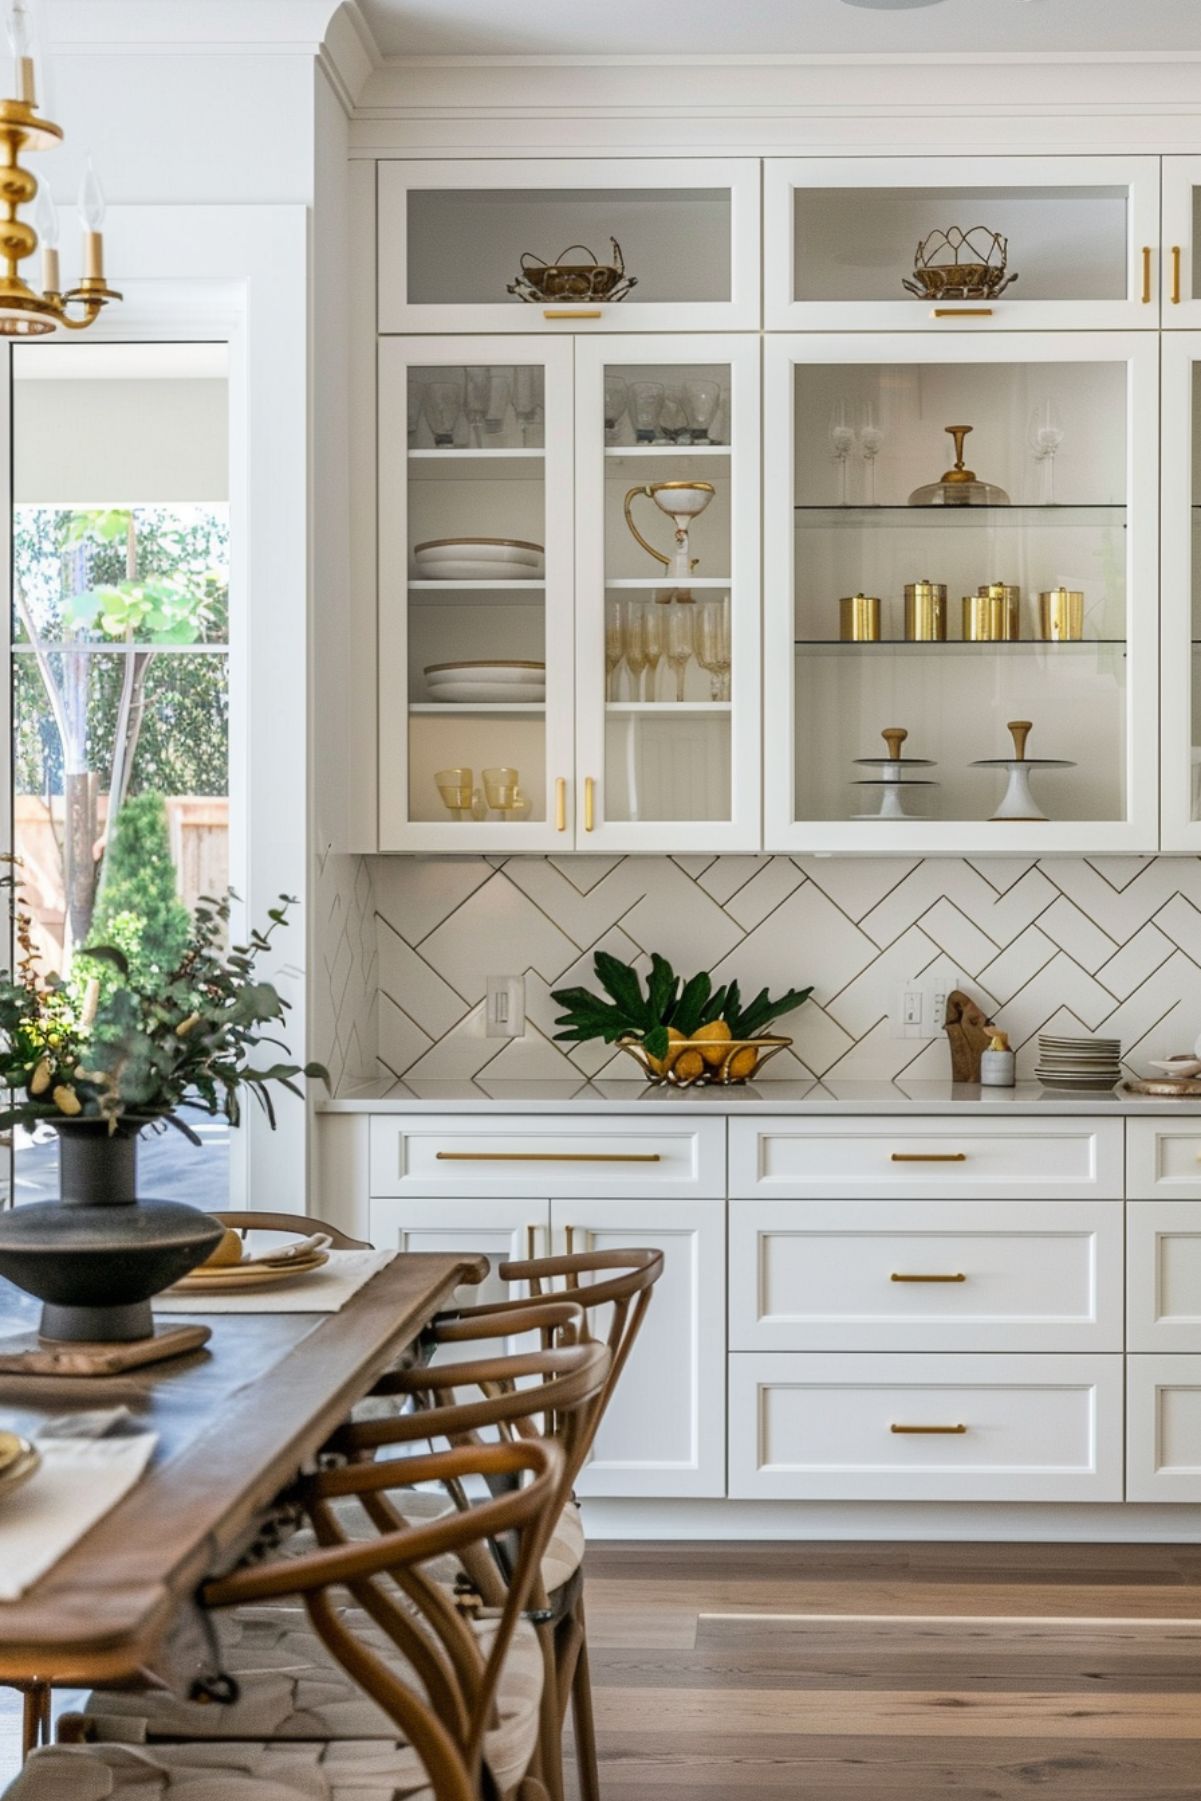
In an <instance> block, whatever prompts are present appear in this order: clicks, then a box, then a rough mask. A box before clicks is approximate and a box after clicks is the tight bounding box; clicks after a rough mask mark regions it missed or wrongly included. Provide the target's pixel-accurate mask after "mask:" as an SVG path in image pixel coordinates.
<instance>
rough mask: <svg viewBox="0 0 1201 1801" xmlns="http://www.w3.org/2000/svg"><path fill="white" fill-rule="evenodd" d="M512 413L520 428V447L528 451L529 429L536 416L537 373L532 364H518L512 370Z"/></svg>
mask: <svg viewBox="0 0 1201 1801" xmlns="http://www.w3.org/2000/svg"><path fill="white" fill-rule="evenodd" d="M513 411H514V413H516V415H517V421H518V424H519V425H520V426H521V442H522V447H523V448H526V449H528V447H529V442H530V427H531V426H532V425H533V423H534V420H535V419H536V418H537V416H538V371H537V369H536V368H535V367H534V365H533V363H518V364H517V366H516V367H515V369H514V370H513Z"/></svg>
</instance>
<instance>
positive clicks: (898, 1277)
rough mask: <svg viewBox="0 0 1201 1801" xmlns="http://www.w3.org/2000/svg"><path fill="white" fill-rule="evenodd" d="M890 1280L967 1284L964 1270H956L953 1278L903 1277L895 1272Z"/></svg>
mask: <svg viewBox="0 0 1201 1801" xmlns="http://www.w3.org/2000/svg"><path fill="white" fill-rule="evenodd" d="M888 1280H889V1281H890V1282H966V1281H967V1277H966V1276H965V1275H964V1273H963V1271H962V1270H956V1272H955V1274H954V1275H953V1276H903V1275H901V1274H900V1273H899V1272H898V1271H897V1270H894V1271H893V1273H892V1275H891V1276H889V1278H888Z"/></svg>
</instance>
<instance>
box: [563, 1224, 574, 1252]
mask: <svg viewBox="0 0 1201 1801" xmlns="http://www.w3.org/2000/svg"><path fill="white" fill-rule="evenodd" d="M563 1249H564V1250H565V1251H566V1253H567V1255H568V1256H569V1257H572V1256H574V1255H575V1227H574V1226H564V1228H563Z"/></svg>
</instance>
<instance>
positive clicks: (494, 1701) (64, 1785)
mask: <svg viewBox="0 0 1201 1801" xmlns="http://www.w3.org/2000/svg"><path fill="white" fill-rule="evenodd" d="M550 1355H551V1356H553V1357H556V1358H560V1359H562V1358H563V1357H565V1356H574V1353H558V1352H552V1353H550ZM576 1373H577V1372H576V1371H572V1372H570V1374H571V1375H572V1376H574V1375H576ZM563 1462H564V1459H563V1453H562V1451H561V1450H560V1448H559V1446H558V1445H557V1444H555V1443H554V1442H553V1441H551V1440H539V1439H521V1440H520V1441H516V1442H505V1443H499V1444H489V1445H461V1446H456V1447H454V1448H453V1449H451V1450H448V1451H440V1452H434V1453H429V1454H425V1455H420V1456H414V1457H412V1458H407V1459H404V1460H401V1459H395V1460H391V1461H389V1462H371V1463H366V1464H361V1465H348V1466H346V1467H344V1468H341V1469H336V1470H330V1471H321V1472H319V1473H318V1474H316V1475H314V1476H311V1477H308V1478H306V1479H305V1480H304V1481H303V1482H302V1483H301V1484H300V1485H299V1487H298V1491H297V1492H298V1496H299V1499H300V1500H301V1502H302V1504H303V1505H304V1507H305V1509H306V1511H307V1512H308V1513H309V1515H310V1517H311V1518H312V1520H313V1522H314V1526H315V1528H316V1530H317V1532H318V1535H319V1538H321V1539H322V1540H323V1541H325V1540H328V1542H322V1543H321V1544H320V1546H319V1548H318V1549H316V1550H313V1551H310V1552H308V1553H307V1554H305V1555H304V1556H300V1557H293V1558H284V1559H280V1560H279V1561H277V1562H273V1563H269V1564H261V1565H254V1566H250V1567H244V1568H241V1569H237V1570H234V1571H233V1572H232V1573H231V1574H229V1575H227V1576H222V1577H218V1578H216V1579H215V1580H213V1581H211V1582H208V1583H206V1584H205V1585H204V1586H203V1588H202V1590H201V1600H202V1602H203V1604H204V1605H205V1606H206V1607H208V1608H211V1609H222V1608H242V1609H246V1608H251V1607H253V1606H255V1605H258V1604H261V1603H266V1602H278V1601H281V1600H284V1599H287V1598H294V1597H297V1596H298V1597H300V1599H301V1600H302V1601H303V1605H304V1613H305V1615H307V1618H308V1620H309V1622H310V1623H311V1626H312V1629H313V1631H314V1633H315V1634H316V1637H317V1638H318V1639H319V1641H320V1643H321V1644H322V1646H323V1647H324V1648H325V1651H326V1652H327V1654H328V1657H329V1659H330V1660H331V1666H333V1665H336V1666H338V1667H340V1669H341V1670H342V1671H344V1672H345V1673H346V1674H347V1675H348V1676H349V1677H350V1678H351V1679H352V1681H353V1682H354V1683H355V1684H356V1685H357V1687H358V1688H359V1689H360V1690H361V1691H364V1692H365V1694H366V1696H367V1697H369V1698H370V1701H371V1703H373V1704H374V1708H375V1709H376V1711H377V1713H378V1714H379V1715H381V1716H382V1717H383V1720H384V1722H385V1725H384V1729H383V1731H379V1730H377V1731H376V1732H375V1733H374V1734H371V1735H367V1736H364V1737H363V1738H361V1739H359V1738H343V1739H340V1740H339V1739H329V1738H326V1737H324V1736H322V1735H312V1736H311V1737H310V1738H308V1739H307V1740H305V1739H301V1738H299V1737H297V1738H293V1739H290V1740H288V1739H283V1738H275V1739H274V1740H269V1741H267V1742H262V1737H261V1735H259V1739H258V1740H257V1741H249V1742H248V1741H238V1740H231V1739H221V1740H216V1739H210V1740H209V1741H207V1742H191V1743H179V1742H176V1743H170V1744H153V1745H152V1744H147V1743H144V1742H143V1743H130V1742H129V1741H130V1737H131V1736H132V1735H131V1734H130V1733H129V1732H128V1731H127V1732H125V1733H123V1734H119V1735H118V1734H113V1735H110V1736H109V1737H107V1738H106V1737H105V1736H104V1730H103V1729H104V1725H105V1722H104V1721H103V1720H99V1721H88V1720H87V1719H86V1718H84V1717H83V1716H75V1718H74V1720H72V1719H71V1718H70V1717H69V1716H68V1718H67V1719H65V1720H64V1721H63V1722H62V1726H63V1728H64V1738H65V1739H66V1740H67V1742H64V1743H61V1744H59V1745H56V1746H50V1747H46V1748H44V1749H42V1750H40V1751H35V1752H34V1753H33V1755H32V1756H31V1757H30V1758H29V1760H28V1762H27V1763H26V1765H25V1767H24V1769H23V1771H22V1772H21V1774H20V1775H19V1776H18V1777H17V1779H16V1781H15V1782H14V1783H13V1784H12V1785H11V1786H10V1788H9V1789H8V1790H7V1791H6V1792H5V1797H4V1801H63V1798H64V1797H68V1798H69V1797H70V1796H71V1795H72V1794H73V1793H78V1794H79V1796H80V1801H91V1798H92V1797H95V1796H96V1795H98V1794H104V1795H105V1796H106V1797H109V1798H110V1801H141V1798H142V1797H145V1795H146V1793H147V1785H148V1784H151V1785H154V1784H157V1793H158V1794H159V1795H163V1796H166V1795H169V1794H170V1792H171V1790H172V1789H183V1788H188V1789H189V1790H190V1791H191V1792H192V1793H193V1794H196V1793H199V1790H198V1788H197V1785H198V1784H202V1783H204V1782H205V1779H206V1778H208V1784H209V1786H210V1787H212V1788H213V1789H214V1790H215V1791H216V1792H218V1793H220V1794H222V1795H227V1796H228V1797H229V1801H284V1798H285V1797H286V1796H287V1795H288V1793H289V1791H290V1792H291V1793H293V1794H294V1795H295V1796H296V1801H311V1797H312V1796H313V1793H314V1788H315V1787H316V1788H317V1790H318V1792H321V1790H322V1787H323V1789H324V1793H325V1795H326V1796H327V1797H328V1798H329V1801H352V1797H353V1794H354V1791H355V1789H356V1788H358V1789H360V1790H361V1789H362V1788H363V1787H364V1786H366V1787H371V1788H374V1789H375V1790H376V1791H377V1792H378V1791H380V1790H384V1791H385V1792H388V1791H390V1792H391V1794H392V1795H393V1796H395V1797H400V1796H404V1797H409V1798H411V1801H417V1797H418V1796H420V1797H424V1798H425V1801H545V1789H544V1788H543V1786H542V1784H541V1782H540V1781H539V1780H538V1778H537V1776H536V1775H534V1774H532V1773H531V1763H532V1761H533V1757H534V1753H535V1750H536V1744H537V1714H536V1710H534V1712H533V1714H532V1717H531V1714H530V1710H528V1709H527V1710H526V1714H525V1716H524V1717H521V1718H518V1717H517V1716H513V1717H514V1718H515V1719H517V1726H518V1730H517V1731H513V1730H511V1729H509V1727H510V1723H509V1722H506V1721H505V1720H503V1719H502V1718H501V1714H500V1711H499V1702H500V1698H501V1695H502V1692H503V1676H504V1671H505V1668H506V1665H507V1663H508V1662H509V1660H510V1657H511V1655H512V1653H513V1650H514V1646H515V1645H516V1644H517V1642H518V1639H519V1635H521V1634H524V1635H525V1636H526V1637H527V1638H528V1637H529V1628H528V1626H527V1625H526V1624H525V1622H524V1621H523V1619H522V1615H523V1612H524V1610H525V1607H526V1603H527V1600H528V1597H529V1595H530V1592H531V1588H532V1585H533V1583H534V1582H535V1580H536V1577H537V1571H538V1561H539V1558H540V1556H541V1551H542V1546H543V1543H544V1541H545V1538H546V1534H547V1532H548V1530H549V1527H550V1524H551V1521H552V1519H553V1515H554V1511H555V1508H556V1506H557V1505H558V1501H559V1496H560V1494H561V1491H562V1475H563ZM410 1479H412V1480H416V1481H421V1482H426V1481H440V1482H448V1483H453V1484H457V1485H459V1486H462V1485H463V1484H464V1483H466V1482H468V1481H471V1480H473V1479H476V1480H480V1479H482V1480H483V1481H484V1482H488V1483H490V1482H498V1481H501V1480H506V1481H509V1482H513V1483H515V1484H516V1486H513V1487H511V1488H509V1489H508V1490H507V1491H506V1492H504V1493H502V1494H500V1495H493V1494H490V1495H489V1497H488V1498H487V1499H486V1500H483V1501H480V1502H478V1503H476V1504H475V1505H473V1506H470V1507H469V1508H467V1509H466V1510H464V1511H459V1510H454V1511H452V1512H450V1513H448V1514H446V1515H444V1516H443V1517H441V1518H439V1519H436V1520H431V1521H426V1522H423V1523H422V1524H421V1525H419V1526H416V1527H412V1526H406V1527H405V1528H404V1529H403V1530H401V1531H398V1532H381V1533H379V1534H377V1535H374V1536H372V1537H371V1538H368V1539H365V1540H356V1541H353V1542H352V1541H348V1540H347V1539H345V1538H344V1537H343V1536H341V1534H340V1532H339V1529H338V1525H337V1521H336V1518H335V1516H334V1514H333V1512H332V1509H331V1508H330V1505H329V1503H330V1500H331V1498H332V1497H335V1496H346V1495H351V1494H358V1493H363V1494H365V1495H375V1494H379V1493H381V1492H382V1491H383V1490H385V1489H386V1488H388V1487H395V1486H397V1485H399V1484H401V1483H403V1482H405V1481H407V1480H410ZM502 1539H503V1540H504V1541H505V1542H506V1543H507V1544H508V1543H513V1544H515V1547H516V1548H515V1552H514V1559H513V1563H512V1566H511V1574H510V1580H509V1583H508V1585H507V1588H506V1592H505V1597H504V1600H503V1603H502V1604H501V1606H500V1607H499V1608H497V1609H496V1611H495V1613H494V1614H493V1615H492V1616H491V1617H490V1619H489V1620H488V1622H487V1623H486V1630H480V1629H478V1628H473V1627H472V1625H471V1624H470V1623H469V1622H468V1621H467V1620H466V1619H464V1617H463V1615H462V1614H461V1612H460V1611H459V1610H458V1609H457V1608H456V1607H455V1605H454V1604H453V1602H452V1601H451V1600H450V1599H448V1597H447V1595H446V1592H445V1590H443V1589H442V1588H441V1587H440V1586H439V1584H438V1583H437V1582H435V1581H434V1580H432V1579H431V1578H430V1576H429V1575H428V1568H429V1566H431V1565H434V1564H436V1563H438V1562H439V1561H440V1560H442V1559H444V1558H447V1557H458V1556H460V1555H462V1554H464V1553H466V1552H468V1551H469V1550H470V1548H471V1547H473V1546H477V1545H480V1544H484V1543H491V1542H497V1541H500V1540H502ZM335 1590H337V1591H345V1592H346V1593H347V1594H349V1595H350V1597H351V1599H352V1601H353V1602H354V1603H355V1606H354V1607H353V1608H347V1607H346V1606H345V1605H339V1604H335V1602H334V1600H333V1598H332V1593H331V1591H335ZM400 1597H403V1601H402V1599H401V1598H400ZM300 1617H303V1616H300ZM235 1706H236V1703H235ZM110 1724H111V1723H110ZM85 1735H90V1742H85V1743H81V1742H79V1739H80V1738H82V1737H84V1736H85ZM122 1739H123V1740H124V1742H122ZM72 1741H73V1742H72ZM97 1765H99V1766H100V1767H99V1768H97Z"/></svg>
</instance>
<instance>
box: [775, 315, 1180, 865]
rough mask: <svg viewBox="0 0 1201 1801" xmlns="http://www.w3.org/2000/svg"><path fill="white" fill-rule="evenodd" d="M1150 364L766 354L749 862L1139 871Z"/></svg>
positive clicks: (1150, 776)
mask: <svg viewBox="0 0 1201 1801" xmlns="http://www.w3.org/2000/svg"><path fill="white" fill-rule="evenodd" d="M1158 350H1159V346H1158V342H1157V340H1156V338H1154V337H1152V336H1150V335H1149V334H1143V333H1125V334H1119V333H1113V332H1104V333H1102V332H1098V333H1089V332H1073V333H1070V334H1069V333H1028V334H1023V335H1020V336H1019V335H1017V334H1006V335H1004V336H999V337H997V338H994V339H992V340H990V341H988V342H987V343H985V342H982V341H980V340H978V339H972V338H969V337H966V336H963V335H959V336H956V337H954V338H949V339H947V340H946V341H944V342H942V343H940V344H939V345H938V346H937V347H936V346H935V345H934V344H932V343H930V342H929V341H928V340H919V339H916V338H915V337H914V336H913V335H912V334H906V335H891V336H875V337H871V336H867V335H859V336H845V337H838V336H834V335H829V336H825V337H819V336H813V337H805V338H799V337H781V338H778V339H776V340H774V341H772V342H771V343H770V344H769V346H768V351H767V356H768V362H767V366H766V369H765V380H764V389H765V394H766V402H765V406H766V412H765V429H764V446H765V484H766V485H765V542H766V567H765V659H764V662H765V696H766V715H765V734H764V742H765V773H764V797H765V814H766V824H765V840H766V846H767V848H768V849H769V850H779V851H790V850H797V849H804V850H816V851H872V850H876V851H910V852H915V851H922V852H936V853H937V852H944V853H954V854H957V855H961V856H977V855H989V854H998V855H1012V854H1017V853H1021V854H1031V853H1042V854H1056V853H1061V852H1063V853H1078V852H1095V853H1102V852H1107V851H1113V852H1123V851H1124V852H1150V851H1153V850H1154V849H1155V848H1156V843H1157V817H1158V808H1157V761H1158V758H1157V744H1156V737H1157V732H1156V706H1157V679H1156V676H1157V668H1156V660H1157V648H1156V647H1157V606H1156V577H1157V569H1156V541H1157V531H1156V513H1157V502H1158V486H1157V483H1158V476H1157V461H1158V459H1157V446H1158V402H1157V379H1158ZM1191 634H1192V636H1193V637H1197V636H1198V635H1201V634H1199V633H1198V629H1197V624H1196V619H1194V620H1193V622H1192V626H1191ZM1187 635H1188V633H1186V634H1185V636H1187ZM1181 661H1183V659H1181ZM1193 741H1194V742H1196V741H1197V739H1196V731H1195V729H1194V736H1193Z"/></svg>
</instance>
